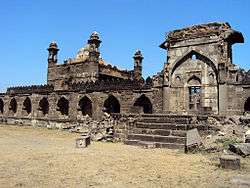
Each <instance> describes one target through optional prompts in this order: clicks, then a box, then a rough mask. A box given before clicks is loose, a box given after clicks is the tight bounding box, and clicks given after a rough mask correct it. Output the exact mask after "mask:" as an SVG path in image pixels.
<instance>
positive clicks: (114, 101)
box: [0, 23, 250, 122]
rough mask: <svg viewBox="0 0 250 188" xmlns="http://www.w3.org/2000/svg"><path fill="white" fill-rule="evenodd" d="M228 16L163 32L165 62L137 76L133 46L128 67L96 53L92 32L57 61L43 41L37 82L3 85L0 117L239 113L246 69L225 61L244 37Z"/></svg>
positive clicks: (249, 93)
mask: <svg viewBox="0 0 250 188" xmlns="http://www.w3.org/2000/svg"><path fill="white" fill-rule="evenodd" d="M243 42H244V39H243V36H242V34H241V33H240V32H237V31H235V30H233V29H232V28H231V27H230V25H229V24H228V23H209V24H202V25H196V26H192V27H188V28H185V29H181V30H175V31H172V32H170V33H168V35H167V37H166V41H164V42H163V43H162V44H161V45H160V47H161V48H163V49H166V50H167V62H166V64H165V65H164V69H163V70H162V71H161V72H160V73H158V74H157V75H154V76H152V78H147V79H146V80H144V79H143V78H142V60H143V56H142V54H141V52H140V51H139V50H138V51H136V52H135V54H134V56H133V59H134V70H130V71H127V70H119V69H118V68H117V67H115V66H111V65H109V64H106V63H105V61H104V60H103V59H102V58H101V57H100V51H99V46H100V44H101V40H100V38H99V35H98V33H96V32H94V33H93V34H92V35H91V36H90V39H89V40H88V43H87V45H86V46H85V47H84V48H81V49H80V50H79V52H78V53H77V55H76V58H75V59H68V60H65V61H64V63H63V64H58V63H57V53H58V51H59V49H58V46H57V44H56V43H55V42H52V43H51V44H50V45H49V48H48V51H49V57H48V79H47V84H46V85H44V86H27V87H12V88H8V89H7V92H6V93H1V94H0V117H1V118H5V119H10V118H12V119H13V118H14V119H27V120H46V121H65V122H66V121H67V122H69V121H76V122H77V121H81V118H82V117H83V116H85V115H87V114H88V115H89V116H91V117H93V118H94V119H99V118H101V116H102V113H103V111H106V112H108V113H121V114H129V113H152V114H164V113H165V114H180V115H185V114H219V115H228V114H232V115H233V114H243V113H245V112H246V111H250V72H249V71H248V72H245V71H244V70H242V69H239V68H237V66H235V65H234V64H233V63H232V45H233V44H235V43H243Z"/></svg>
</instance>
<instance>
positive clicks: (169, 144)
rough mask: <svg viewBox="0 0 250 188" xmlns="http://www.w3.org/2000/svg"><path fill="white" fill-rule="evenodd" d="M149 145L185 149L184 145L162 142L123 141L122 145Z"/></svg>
mask: <svg viewBox="0 0 250 188" xmlns="http://www.w3.org/2000/svg"><path fill="white" fill-rule="evenodd" d="M149 143H150V144H152V145H155V147H156V148H168V149H183V150H184V149H185V144H178V143H163V142H145V141H139V140H125V141H124V144H126V145H133V146H143V147H145V146H148V145H149Z"/></svg>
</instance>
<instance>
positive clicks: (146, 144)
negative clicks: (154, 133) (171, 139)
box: [139, 141, 156, 149]
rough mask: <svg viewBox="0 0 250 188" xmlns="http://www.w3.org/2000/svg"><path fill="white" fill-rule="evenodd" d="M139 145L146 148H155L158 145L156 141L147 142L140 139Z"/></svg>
mask: <svg viewBox="0 0 250 188" xmlns="http://www.w3.org/2000/svg"><path fill="white" fill-rule="evenodd" d="M139 145H140V146H141V147H142V148H144V149H153V148H156V145H155V143H154V142H146V141H140V142H139Z"/></svg>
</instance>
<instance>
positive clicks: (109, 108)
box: [103, 95, 120, 114]
mask: <svg viewBox="0 0 250 188" xmlns="http://www.w3.org/2000/svg"><path fill="white" fill-rule="evenodd" d="M103 107H104V108H105V109H104V111H106V112H107V113H109V114H110V113H120V103H119V101H118V99H117V98H116V97H115V96H113V95H109V97H108V98H107V99H106V100H105V101H104V104H103Z"/></svg>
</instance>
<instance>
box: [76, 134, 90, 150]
mask: <svg viewBox="0 0 250 188" xmlns="http://www.w3.org/2000/svg"><path fill="white" fill-rule="evenodd" d="M88 145H90V136H81V137H80V138H77V139H76V148H86V147H88Z"/></svg>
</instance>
